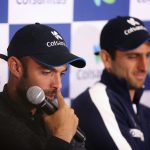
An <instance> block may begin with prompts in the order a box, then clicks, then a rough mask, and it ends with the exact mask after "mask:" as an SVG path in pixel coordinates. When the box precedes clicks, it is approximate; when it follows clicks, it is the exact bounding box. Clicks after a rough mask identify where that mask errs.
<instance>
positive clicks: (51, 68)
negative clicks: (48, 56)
mask: <svg viewBox="0 0 150 150" xmlns="http://www.w3.org/2000/svg"><path fill="white" fill-rule="evenodd" d="M40 66H41V68H44V69H47V70H55V71H56V70H57V69H55V67H48V66H44V65H41V64H40ZM58 67H59V66H58ZM67 70H68V67H66V68H65V69H63V70H62V71H61V72H66V71H67Z"/></svg>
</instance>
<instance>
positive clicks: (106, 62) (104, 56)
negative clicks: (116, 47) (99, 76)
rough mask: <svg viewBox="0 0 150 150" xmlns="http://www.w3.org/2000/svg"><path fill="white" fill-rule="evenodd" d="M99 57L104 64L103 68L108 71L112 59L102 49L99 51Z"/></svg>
mask: <svg viewBox="0 0 150 150" xmlns="http://www.w3.org/2000/svg"><path fill="white" fill-rule="evenodd" d="M99 55H100V57H101V59H102V61H103V63H104V66H105V68H106V69H107V70H110V68H111V64H112V58H111V56H110V54H109V53H108V52H107V51H106V50H104V49H102V50H101V51H100V53H99Z"/></svg>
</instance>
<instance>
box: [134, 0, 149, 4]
mask: <svg viewBox="0 0 150 150" xmlns="http://www.w3.org/2000/svg"><path fill="white" fill-rule="evenodd" d="M137 2H138V3H150V0H137Z"/></svg>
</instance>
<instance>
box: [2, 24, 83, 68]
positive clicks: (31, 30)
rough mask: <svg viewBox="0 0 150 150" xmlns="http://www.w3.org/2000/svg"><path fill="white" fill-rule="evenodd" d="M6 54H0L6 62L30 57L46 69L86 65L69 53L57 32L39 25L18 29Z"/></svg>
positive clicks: (79, 58)
mask: <svg viewBox="0 0 150 150" xmlns="http://www.w3.org/2000/svg"><path fill="white" fill-rule="evenodd" d="M7 52H8V56H5V55H3V54H1V55H0V57H1V58H3V59H5V60H7V59H8V58H9V57H11V56H15V57H17V58H22V57H25V56H31V57H32V58H33V59H35V60H37V61H38V62H39V63H40V64H42V65H45V66H47V67H57V66H61V65H64V64H71V65H73V66H75V67H78V68H83V67H84V66H85V65H86V62H85V60H84V59H83V58H81V57H78V56H76V55H74V54H72V53H70V51H69V49H68V48H67V46H66V43H65V41H64V39H63V37H62V36H61V35H60V33H59V32H58V31H56V30H55V29H53V28H51V27H49V26H47V25H43V24H40V23H35V24H29V25H26V26H24V27H23V28H21V29H19V30H18V31H17V32H16V33H15V35H14V36H13V38H12V40H11V41H10V44H9V46H8V48H7Z"/></svg>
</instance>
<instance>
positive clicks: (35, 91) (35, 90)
mask: <svg viewBox="0 0 150 150" xmlns="http://www.w3.org/2000/svg"><path fill="white" fill-rule="evenodd" d="M26 96H27V98H28V100H29V102H31V103H32V104H35V105H37V104H40V103H41V102H43V101H44V99H45V93H44V91H43V90H42V89H41V88H40V87H39V86H31V87H30V88H29V89H28V90H27V93H26Z"/></svg>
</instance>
